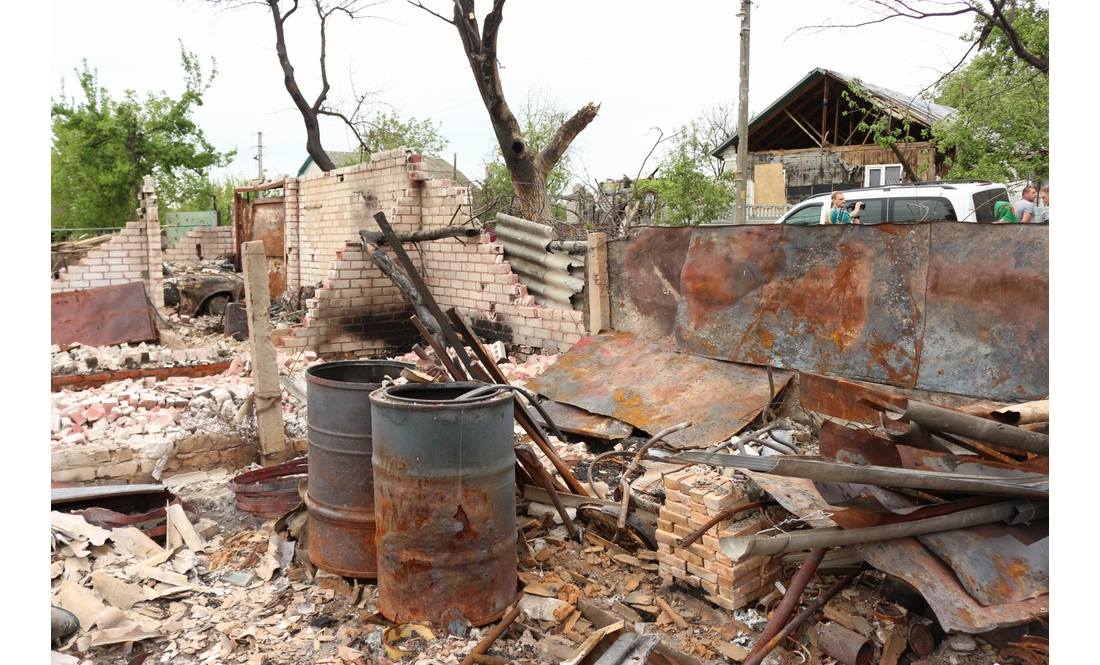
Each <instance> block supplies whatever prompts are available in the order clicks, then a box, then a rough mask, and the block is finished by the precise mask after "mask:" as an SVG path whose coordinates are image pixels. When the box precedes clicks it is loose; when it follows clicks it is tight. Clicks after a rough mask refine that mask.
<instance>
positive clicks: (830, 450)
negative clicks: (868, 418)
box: [817, 420, 901, 466]
mask: <svg viewBox="0 0 1100 665" xmlns="http://www.w3.org/2000/svg"><path fill="white" fill-rule="evenodd" d="M817 447H818V450H819V451H820V452H821V456H822V457H824V458H825V459H826V460H829V461H830V462H841V463H843V464H859V465H866V464H874V465H876V466H901V455H899V454H898V449H897V447H896V446H894V444H893V443H892V442H890V441H889V440H887V439H883V438H881V437H879V436H876V435H875V434H874V433H873V432H872V431H871V430H866V429H852V428H850V427H844V426H843V425H837V424H836V423H834V422H832V421H830V420H826V421H825V422H823V423H821V429H820V430H819V432H818V437H817Z"/></svg>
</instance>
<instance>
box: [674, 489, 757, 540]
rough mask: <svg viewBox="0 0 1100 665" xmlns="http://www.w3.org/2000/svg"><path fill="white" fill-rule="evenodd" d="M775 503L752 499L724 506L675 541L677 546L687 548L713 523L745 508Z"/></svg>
mask: <svg viewBox="0 0 1100 665" xmlns="http://www.w3.org/2000/svg"><path fill="white" fill-rule="evenodd" d="M775 503H777V502H776V501H774V500H768V501H753V502H752V503H746V504H744V505H740V506H730V507H729V508H724V509H722V511H721V512H719V513H718V514H717V515H715V516H714V517H712V518H710V519H709V520H707V521H706V523H704V524H703V526H701V527H699V528H698V529H696V530H695V531H692V532H691V533H689V534H688V535H686V536H684V537H683V538H681V539H680V542H679V543H677V546H678V547H683V548H687V547H688V546H690V545H691V544H693V543H694V542H695V541H697V540H699V539H700V538H702V537H703V534H705V533H706V532H707V531H710V530H711V529H713V528H714V525H716V524H718V523H719V522H721V521H722V520H728V519H731V518H732V517H733V516H734V515H736V514H737V513H743V512H745V511H746V510H752V509H753V508H761V507H763V506H770V505H773V504H775Z"/></svg>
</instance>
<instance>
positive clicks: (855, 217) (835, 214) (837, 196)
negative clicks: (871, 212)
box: [825, 192, 863, 224]
mask: <svg viewBox="0 0 1100 665" xmlns="http://www.w3.org/2000/svg"><path fill="white" fill-rule="evenodd" d="M832 202H833V207H832V209H831V210H830V211H829V216H828V217H827V218H826V220H825V223H826V224H859V211H860V209H861V208H863V202H862V201H860V202H859V203H857V204H856V205H855V208H853V209H852V212H851V214H849V213H848V210H847V209H846V208H845V207H844V192H833V195H832Z"/></svg>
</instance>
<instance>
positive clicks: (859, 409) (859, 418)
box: [798, 372, 909, 426]
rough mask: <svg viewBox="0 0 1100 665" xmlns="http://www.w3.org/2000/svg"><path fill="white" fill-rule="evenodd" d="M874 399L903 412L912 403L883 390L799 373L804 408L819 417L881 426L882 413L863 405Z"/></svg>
mask: <svg viewBox="0 0 1100 665" xmlns="http://www.w3.org/2000/svg"><path fill="white" fill-rule="evenodd" d="M868 396H869V397H871V398H873V399H876V400H878V401H879V402H884V403H886V404H893V405H894V406H896V407H898V408H899V409H904V408H905V407H906V405H907V404H908V403H909V399H908V398H907V397H902V396H900V395H892V394H890V393H887V392H883V391H881V390H875V389H874V388H868V387H866V386H861V385H859V384H858V383H852V382H851V381H845V380H844V379H837V378H834V377H831V376H822V375H820V374H813V373H811V372H799V373H798V399H799V403H800V404H801V405H802V408H804V409H809V410H810V411H816V412H818V413H820V414H823V415H827V416H833V417H834V418H843V419H844V420H848V421H851V422H855V423H863V424H864V425H875V426H877V425H879V415H880V414H881V411H880V410H879V409H877V408H875V407H874V406H872V405H871V404H868V403H866V402H863V401H861V400H863V398H864V397H868Z"/></svg>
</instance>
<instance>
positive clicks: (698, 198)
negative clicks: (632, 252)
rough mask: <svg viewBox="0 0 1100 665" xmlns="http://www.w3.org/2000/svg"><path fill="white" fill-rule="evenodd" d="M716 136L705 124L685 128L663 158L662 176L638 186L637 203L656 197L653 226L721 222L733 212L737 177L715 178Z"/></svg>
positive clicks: (723, 174) (696, 122)
mask: <svg viewBox="0 0 1100 665" xmlns="http://www.w3.org/2000/svg"><path fill="white" fill-rule="evenodd" d="M714 136H715V134H714V132H713V131H709V130H708V127H707V124H706V123H705V122H703V121H700V120H693V121H691V123H690V124H688V125H684V126H683V127H681V128H680V130H679V131H678V132H677V133H676V134H675V135H674V136H673V137H672V139H671V142H672V144H671V147H670V148H669V149H668V150H666V151H665V153H664V155H663V156H662V157H661V160H660V162H659V167H658V170H657V173H658V176H657V177H655V178H644V179H642V180H640V181H638V182H637V183H635V186H634V196H635V200H636V201H639V202H640V201H644V200H645V199H646V198H647V197H648V198H652V196H653V195H654V194H655V195H656V205H655V208H654V211H653V219H652V221H653V223H655V224H665V225H668V226H686V225H695V224H701V223H703V222H710V221H714V220H716V219H720V218H721V217H722V216H723V215H724V214H725V213H726V212H727V211H728V210H729V207H730V206H731V205H732V204H733V202H734V200H735V197H736V190H735V189H734V180H735V174H734V173H731V172H720V173H718V175H713V173H714V170H713V169H712V168H711V167H710V160H711V159H713V158H712V157H711V156H710V153H711V151H713V150H714V149H715V148H716V147H717V144H716V143H715V141H716V140H717V139H716V138H714ZM723 140H724V139H723ZM707 170H710V171H711V174H708V173H707V172H706V171H707Z"/></svg>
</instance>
